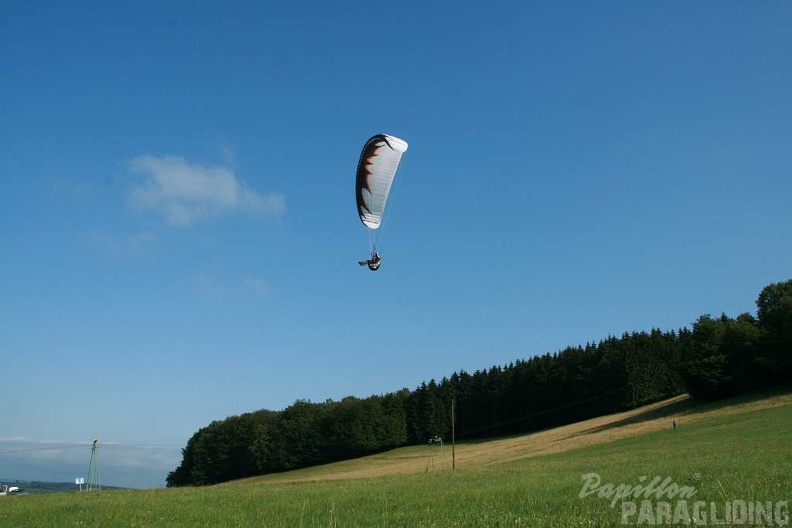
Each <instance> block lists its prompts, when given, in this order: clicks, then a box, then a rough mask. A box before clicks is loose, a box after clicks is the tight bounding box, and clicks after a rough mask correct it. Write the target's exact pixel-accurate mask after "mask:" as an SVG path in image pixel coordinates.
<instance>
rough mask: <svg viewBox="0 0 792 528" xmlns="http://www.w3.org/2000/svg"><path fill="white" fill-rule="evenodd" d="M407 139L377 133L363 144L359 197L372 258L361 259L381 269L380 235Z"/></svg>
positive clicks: (356, 193) (368, 264)
mask: <svg viewBox="0 0 792 528" xmlns="http://www.w3.org/2000/svg"><path fill="white" fill-rule="evenodd" d="M406 151H407V142H406V141H404V140H401V139H399V138H397V137H394V136H389V135H387V134H377V135H376V136H373V137H372V138H370V139H369V140H368V141H366V144H365V145H364V146H363V152H361V154H360V161H359V162H358V168H357V176H356V178H355V199H356V201H357V209H358V214H359V215H360V221H361V222H363V225H364V226H365V228H366V231H368V233H369V242H370V245H371V258H370V259H368V260H361V261H359V262H358V264H360V265H361V266H368V268H369V269H370V270H371V271H377V270H378V269H379V267H380V265H381V264H382V257H381V256H380V254H379V252H378V251H377V235H378V230H379V228H380V226H381V225H382V219H383V216H384V213H385V205H386V204H387V201H388V194H390V190H391V185H392V184H393V178H394V177H395V176H396V171H397V170H398V168H399V162H400V161H401V157H402V154H404V153H405V152H406Z"/></svg>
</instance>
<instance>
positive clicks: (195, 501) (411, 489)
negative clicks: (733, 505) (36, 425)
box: [0, 392, 792, 527]
mask: <svg viewBox="0 0 792 528" xmlns="http://www.w3.org/2000/svg"><path fill="white" fill-rule="evenodd" d="M674 418H676V419H677V420H678V421H679V423H680V429H679V430H678V431H676V432H675V431H673V429H672V427H671V420H672V419H674ZM428 453H429V451H428V448H427V447H412V448H405V449H398V450H394V451H391V452H388V453H384V454H380V455H377V456H373V457H366V458H363V459H358V460H353V461H347V462H341V463H337V464H329V465H326V466H321V467H317V468H308V469H304V470H301V471H294V472H290V473H284V474H279V475H268V476H263V477H256V478H252V479H246V480H241V481H236V482H232V483H227V484H223V485H219V486H213V487H207V488H181V489H157V490H137V491H102V492H100V493H82V494H76V493H68V494H67V493H63V494H50V495H28V496H22V497H3V498H2V499H1V500H0V526H8V527H17V526H18V527H28V526H29V527H38V526H41V527H60V526H129V527H143V526H218V527H220V526H223V527H224V526H283V527H302V526H305V527H308V526H328V527H332V526H338V527H346V526H404V527H413V526H437V527H445V526H487V527H488V526H554V527H555V526H586V527H592V526H615V525H621V522H622V520H625V521H626V522H627V524H628V525H629V524H632V525H635V524H636V522H637V521H638V520H639V516H638V515H633V516H627V517H624V516H623V512H622V504H621V502H620V501H614V507H611V501H612V499H611V498H608V497H600V496H598V494H597V493H594V494H591V495H589V496H586V497H583V498H581V497H579V494H580V493H581V489H582V487H583V485H584V479H583V478H582V476H583V475H584V474H587V473H592V472H593V473H597V474H598V475H599V476H600V478H601V483H602V484H605V483H612V484H613V485H614V486H618V485H619V484H631V485H635V484H638V483H639V479H640V478H641V477H642V476H647V477H648V479H646V480H645V481H644V482H645V483H646V482H648V481H649V480H651V479H652V478H654V477H660V478H661V479H665V478H670V479H671V481H672V483H674V484H676V485H678V486H689V487H690V489H695V490H696V495H695V497H694V498H693V499H691V501H690V503H691V504H692V502H693V501H705V502H708V503H709V502H716V503H717V504H718V505H720V508H721V510H719V511H718V515H719V516H720V518H719V519H718V520H723V511H722V508H723V507H724V504H725V503H726V502H728V501H734V500H740V501H761V502H762V503H766V502H767V501H772V502H773V503H775V504H777V503H778V501H789V500H790V499H792V497H790V495H791V494H792V394H790V393H789V392H784V393H773V394H765V395H762V396H754V397H748V398H741V399H738V400H731V401H726V402H718V403H715V404H707V405H702V404H697V403H695V402H693V401H691V400H689V399H686V398H684V397H681V398H675V399H673V400H669V401H666V402H662V403H660V404H655V405H652V406H648V407H645V408H642V409H638V410H635V411H631V412H629V413H622V414H618V415H612V416H608V417H602V418H597V419H594V420H588V421H586V422H581V423H579V424H574V425H571V426H567V427H563V428H558V429H553V430H550V431H545V432H541V433H536V434H533V435H527V436H521V437H513V438H505V439H499V440H493V441H488V442H471V443H465V444H462V445H459V446H457V458H456V461H457V469H456V470H453V471H452V470H451V469H450V467H449V466H450V456H451V452H450V446H447V447H446V461H447V463H446V464H445V467H446V468H447V469H442V468H443V467H444V464H443V457H442V456H441V454H440V453H439V450H438V449H436V450H435V455H434V464H435V468H436V470H435V471H426V466H427V461H428ZM640 500H641V499H639V500H638V502H640ZM661 500H665V501H670V502H675V500H676V499H673V500H670V499H668V498H666V499H661ZM708 512H709V510H708ZM783 512H787V513H788V509H785V510H784V509H782V512H781V513H783ZM787 519H788V517H787ZM642 520H643V521H644V522H643V523H642V524H643V525H650V524H649V523H647V522H645V521H646V520H647V517H645V516H644V517H643V518H642ZM652 520H654V521H655V522H657V521H658V520H659V521H661V522H662V521H663V520H664V518H663V517H661V515H660V513H659V511H658V512H657V516H656V517H653V518H652ZM668 520H669V521H670V520H671V519H668ZM774 520H775V522H776V523H777V522H778V520H779V519H778V518H775V519H774ZM780 520H782V521H783V519H780ZM677 521H678V519H677ZM708 521H709V522H708V524H714V523H713V519H712V518H711V516H710V517H709V519H708ZM745 524H749V523H745Z"/></svg>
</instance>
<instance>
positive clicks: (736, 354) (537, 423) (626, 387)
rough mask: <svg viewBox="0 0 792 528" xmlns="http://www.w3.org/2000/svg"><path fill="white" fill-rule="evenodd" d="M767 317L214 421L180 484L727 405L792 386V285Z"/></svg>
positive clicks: (773, 301)
mask: <svg viewBox="0 0 792 528" xmlns="http://www.w3.org/2000/svg"><path fill="white" fill-rule="evenodd" d="M756 306H757V311H756V315H752V314H749V313H743V314H740V315H738V316H736V317H734V318H732V317H728V316H727V315H726V314H722V315H721V316H720V317H712V316H710V315H702V316H700V317H699V318H698V319H697V320H696V321H695V322H693V324H692V326H691V328H682V329H679V330H666V331H663V330H660V329H651V330H650V331H648V332H646V331H642V332H632V333H624V334H622V335H621V336H618V337H616V336H611V337H608V338H607V339H604V340H602V341H599V342H597V343H587V344H586V345H585V346H575V347H567V348H565V349H563V350H561V351H559V352H556V353H554V354H549V353H548V354H544V355H537V356H533V357H530V358H527V359H520V360H516V361H514V362H512V363H510V364H508V365H503V366H492V367H491V368H489V369H487V370H478V371H476V372H473V373H472V374H471V373H468V372H464V371H462V372H455V373H453V374H451V375H450V376H448V377H444V378H443V379H441V380H440V381H437V380H434V379H432V380H429V381H428V382H423V383H421V384H420V385H419V386H418V387H416V388H415V389H414V390H412V391H410V390H408V389H406V388H405V389H402V390H400V391H398V392H393V393H387V394H382V395H375V396H370V397H368V398H362V399H361V398H355V397H347V398H344V399H342V400H341V401H333V400H327V401H325V402H323V403H314V402H310V401H305V400H298V401H296V402H295V403H294V404H292V405H290V406H289V407H287V408H286V409H283V410H281V411H271V410H259V411H255V412H250V413H246V414H242V415H239V416H231V417H228V418H226V419H224V420H218V421H214V422H212V423H211V424H209V425H208V426H206V427H204V428H202V429H200V430H199V431H197V432H196V433H195V434H194V435H193V436H192V437H191V438H190V439H189V440H188V442H187V445H186V447H184V448H183V449H182V457H183V458H182V461H181V463H180V464H179V466H178V467H177V468H176V469H175V470H174V471H172V472H170V473H169V475H168V477H167V485H168V486H169V487H177V486H203V485H210V484H217V483H220V482H225V481H229V480H234V479H239V478H244V477H250V476H254V475H262V474H267V473H274V472H280V471H288V470H292V469H298V468H301V467H307V466H312V465H317V464H324V463H328V462H334V461H338V460H344V459H349V458H355V457H360V456H364V455H370V454H374V453H377V452H381V451H385V450H389V449H393V448H396V447H401V446H406V445H416V444H425V443H427V441H428V440H429V439H431V438H434V437H436V436H439V437H441V438H450V436H451V427H452V416H451V409H452V402H453V409H454V420H453V422H454V430H455V437H456V439H458V440H460V439H471V438H487V437H496V436H502V435H508V434H520V433H528V432H531V431H537V430H541V429H547V428H551V427H557V426H561V425H566V424H569V423H573V422H577V421H580V420H585V419H587V418H592V417H595V416H600V415H604V414H610V413H615V412H620V411H624V410H628V409H632V408H635V407H639V406H641V405H645V404H648V403H652V402H656V401H659V400H663V399H665V398H669V397H671V396H675V395H678V394H681V393H685V392H687V393H690V394H691V395H692V396H693V397H695V398H701V399H718V398H724V397H727V396H733V395H736V394H741V393H745V392H749V391H753V390H759V389H764V388H768V387H773V386H783V385H789V384H790V381H791V380H792V280H788V281H786V282H779V283H774V284H770V285H768V286H766V287H765V288H764V289H763V290H762V291H761V292H760V294H759V296H758V298H757V300H756Z"/></svg>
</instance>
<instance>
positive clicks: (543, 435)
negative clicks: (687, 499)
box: [221, 391, 792, 486]
mask: <svg viewBox="0 0 792 528" xmlns="http://www.w3.org/2000/svg"><path fill="white" fill-rule="evenodd" d="M784 406H786V407H790V413H792V393H790V392H789V391H780V392H769V393H760V394H756V395H751V396H746V397H741V398H732V399H729V400H723V401H717V402H712V403H700V402H697V401H695V400H693V399H692V398H690V396H688V395H681V396H677V397H674V398H670V399H667V400H664V401H661V402H657V403H653V404H651V405H646V406H644V407H640V408H638V409H633V410H630V411H626V412H622V413H617V414H611V415H607V416H600V417H597V418H592V419H590V420H585V421H583V422H578V423H574V424H571V425H567V426H564V427H558V428H555V429H549V430H546V431H541V432H537V433H533V434H527V435H519V436H514V437H508V438H499V439H494V440H482V441H468V442H460V443H458V444H457V445H456V450H455V451H456V467H457V468H458V469H462V468H469V467H476V466H484V465H489V464H499V463H505V462H513V461H517V460H521V459H524V458H531V457H539V456H542V455H548V454H554V453H563V452H567V451H571V450H575V449H581V448H585V447H588V446H593V445H599V444H606V443H610V442H614V441H616V440H621V439H624V438H631V437H635V436H640V435H645V434H649V433H653V432H656V431H662V430H671V429H672V422H673V420H675V419H676V420H677V422H678V423H679V425H680V427H681V428H685V427H687V426H689V425H691V424H694V423H697V422H700V421H702V420H707V419H711V418H716V417H723V416H736V415H740V414H743V413H750V412H753V411H757V410H760V409H768V408H774V407H784ZM432 454H433V462H434V467H435V469H441V468H446V467H449V466H450V464H451V455H452V453H451V445H450V440H448V439H447V444H446V446H445V457H443V456H442V453H440V452H439V449H437V448H435V449H434V450H433V453H432ZM429 455H430V450H429V447H428V446H412V447H405V448H400V449H395V450H392V451H388V452H385V453H380V454H377V455H371V456H367V457H362V458H359V459H355V460H346V461H343V462H336V463H333V464H326V465H322V466H315V467H311V468H306V469H301V470H297V471H290V472H286V473H275V474H270V475H263V476H258V477H251V478H247V479H241V480H237V481H233V482H229V483H225V484H221V486H239V485H258V484H268V483H287V482H308V481H321V480H340V479H356V478H377V477H384V476H389V475H409V474H414V473H420V472H422V471H426V470H427V466H429V465H430V464H429V462H430V460H429Z"/></svg>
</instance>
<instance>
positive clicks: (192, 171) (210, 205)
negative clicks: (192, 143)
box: [130, 156, 286, 227]
mask: <svg viewBox="0 0 792 528" xmlns="http://www.w3.org/2000/svg"><path fill="white" fill-rule="evenodd" d="M130 170H131V171H132V172H135V173H141V174H144V175H145V176H146V178H145V180H144V181H143V182H142V183H141V184H140V185H138V186H137V187H136V188H134V189H133V190H132V192H131V194H130V201H131V203H132V204H133V205H135V206H136V207H139V208H141V209H150V210H154V211H157V212H159V213H160V214H161V215H162V216H163V217H164V219H165V221H166V222H167V223H168V224H170V225H173V226H180V227H185V226H190V225H192V224H194V223H195V222H197V221H200V220H203V219H206V218H209V217H212V216H216V215H219V214H223V213H232V212H244V213H249V214H256V215H260V216H278V215H282V214H283V213H284V212H285V210H286V202H285V199H284V197H283V195H282V194H279V193H272V194H261V193H259V192H256V191H255V190H253V189H250V188H249V187H247V186H246V185H245V184H244V183H243V182H241V181H239V180H238V179H237V177H236V176H235V175H234V171H233V170H232V169H230V168H228V167H204V166H201V165H192V164H190V163H188V162H187V161H186V160H185V159H184V158H181V157H178V156H162V157H156V156H140V157H137V158H135V159H134V160H132V162H131V163H130Z"/></svg>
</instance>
